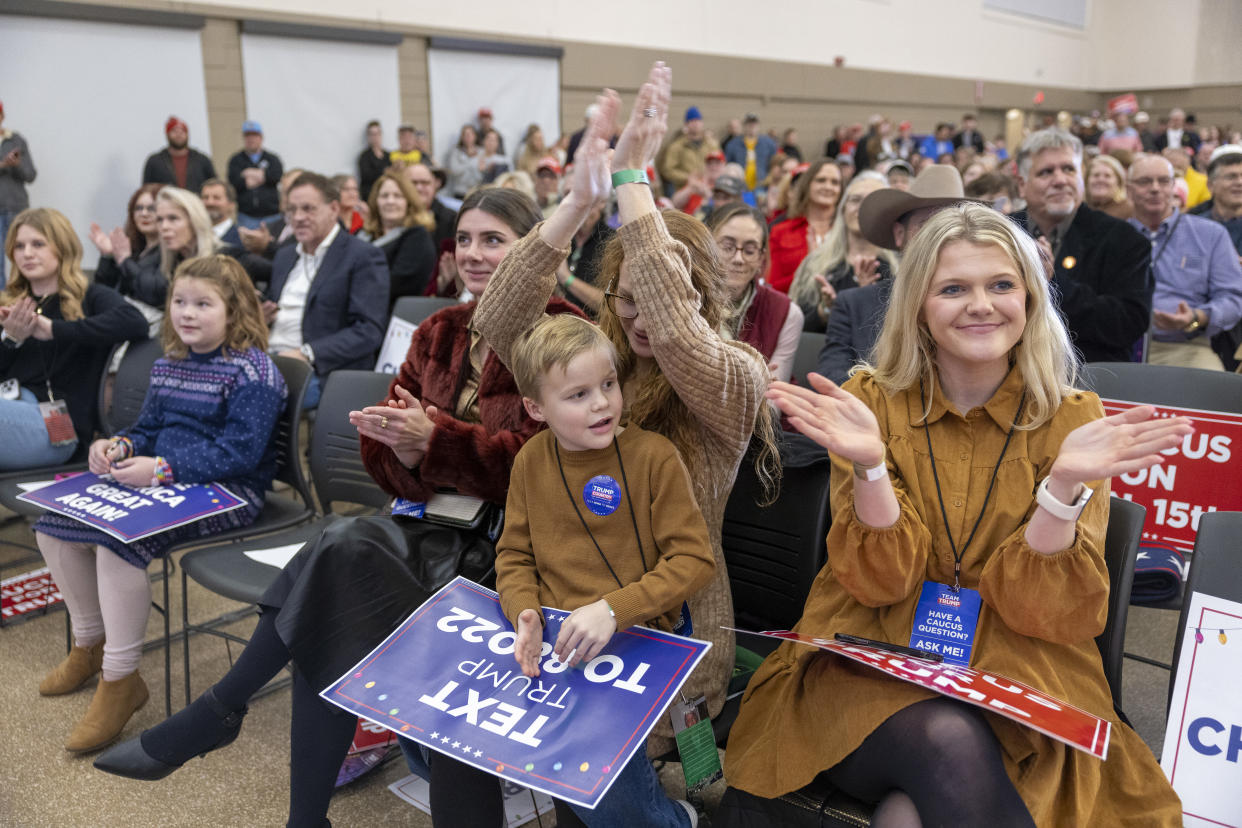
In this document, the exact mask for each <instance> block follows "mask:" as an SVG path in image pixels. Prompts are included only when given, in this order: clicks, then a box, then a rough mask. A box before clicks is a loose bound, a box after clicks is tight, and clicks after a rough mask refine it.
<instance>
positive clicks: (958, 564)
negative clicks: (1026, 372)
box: [919, 381, 1026, 592]
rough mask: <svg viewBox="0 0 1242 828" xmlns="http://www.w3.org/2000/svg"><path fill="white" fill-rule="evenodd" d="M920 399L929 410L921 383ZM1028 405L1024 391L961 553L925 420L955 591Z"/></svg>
mask: <svg viewBox="0 0 1242 828" xmlns="http://www.w3.org/2000/svg"><path fill="white" fill-rule="evenodd" d="M919 399H920V400H921V401H922V403H923V410H924V411H926V410H927V396H926V394H925V393H924V392H923V383H922V381H920V382H919ZM1025 404H1026V390H1025V389H1024V390H1023V391H1022V398H1021V399H1019V400H1018V410H1017V411H1015V412H1014V415H1013V423H1012V424H1011V425H1010V426H1009V433H1008V434H1006V435H1005V445H1003V446H1001V451H1000V457H997V458H996V465H995V466H993V467H992V479H991V480H989V481H988V493H987V494H986V495H984V496H983V506H982V507H981V508H980V509H979V517H977V518H975V525H974V527H973V528H971V530H970V536H969V537H967V538H966V543H965V544H963V545H962V548H961V551H958V548H957V544H956V543H954V541H953V530H952V529H950V528H949V513H948V511H946V510H945V508H944V495H942V494H941V493H940V475H939V474H938V473H937V472H936V454H935V452H933V451H932V442H931V429H930V428H929V427H928V425H927V418H926V416H924V419H923V433H924V434H925V435H927V454H928V455H929V456H930V457H931V464H932V479H933V480H935V481H936V499H937V500H938V501H940V517H941V518H943V519H944V533H945V534H946V535H948V536H949V548H950V549H952V550H953V591H954V592H956V591H957V590H959V589H961V588H962V582H961V578H962V556H963V555H964V554H966V550H967V549H969V548H970V542H971V541H973V540H974V539H975V532H977V531H979V524H980V523H982V522H983V515H984V514H985V513H986V512H987V510H988V501H989V500H991V499H992V488H993V487H994V486H995V485H996V473H997V472H998V471H1000V464H1001V461H1002V460H1004V459H1005V452H1006V451H1008V450H1009V440H1010V439H1011V438H1012V437H1013V430H1014V429H1015V428H1016V427H1017V425H1018V418H1019V417H1021V416H1022V406H1023V405H1025Z"/></svg>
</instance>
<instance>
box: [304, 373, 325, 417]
mask: <svg viewBox="0 0 1242 828" xmlns="http://www.w3.org/2000/svg"><path fill="white" fill-rule="evenodd" d="M322 393H323V386H322V385H321V384H320V382H319V375H318V374H316V373H314V372H312V373H311V375H310V379H309V380H308V381H307V383H306V396H305V397H303V398H302V410H303V411H310V410H311V409H313V408H318V407H319V397H320V396H321V395H322Z"/></svg>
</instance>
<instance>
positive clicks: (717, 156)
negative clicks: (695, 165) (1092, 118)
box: [706, 150, 725, 161]
mask: <svg viewBox="0 0 1242 828" xmlns="http://www.w3.org/2000/svg"><path fill="white" fill-rule="evenodd" d="M706 160H708V161H723V160H725V154H724V153H723V152H720V151H719V150H717V151H716V152H709V153H708V154H707V159H706Z"/></svg>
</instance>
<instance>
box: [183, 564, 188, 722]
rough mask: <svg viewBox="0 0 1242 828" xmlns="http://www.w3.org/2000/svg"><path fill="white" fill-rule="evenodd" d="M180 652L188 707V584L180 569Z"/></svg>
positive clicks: (186, 577) (184, 573)
mask: <svg viewBox="0 0 1242 828" xmlns="http://www.w3.org/2000/svg"><path fill="white" fill-rule="evenodd" d="M181 629H182V633H183V636H184V637H183V638H182V639H181V652H182V653H183V654H184V655H185V706H186V707H189V706H190V582H189V576H187V575H186V572H185V567H184V566H183V567H181Z"/></svg>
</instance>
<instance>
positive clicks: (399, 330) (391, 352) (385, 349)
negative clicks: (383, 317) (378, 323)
mask: <svg viewBox="0 0 1242 828" xmlns="http://www.w3.org/2000/svg"><path fill="white" fill-rule="evenodd" d="M416 330H418V326H417V325H415V324H414V323H413V322H407V321H405V320H404V319H398V318H397V317H395V316H394V317H393V318H392V319H391V320H389V322H388V333H386V334H385V335H384V345H383V346H382V347H381V348H380V354H379V359H377V360H376V361H375V370H376V371H378V372H380V373H381V374H395V373H397V372H398V371H400V370H401V363H403V362H405V355H406V353H407V352H408V351H409V350H410V342H411V340H413V339H414V331H416Z"/></svg>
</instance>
